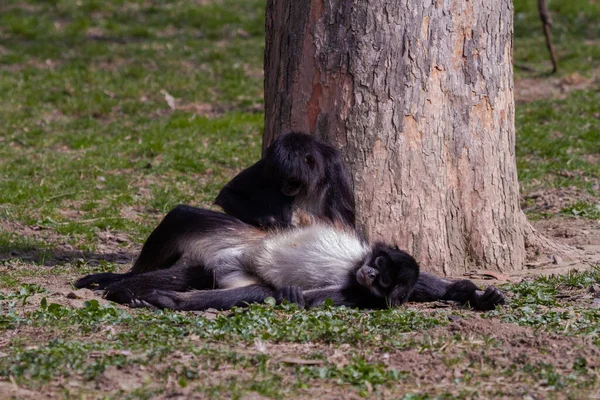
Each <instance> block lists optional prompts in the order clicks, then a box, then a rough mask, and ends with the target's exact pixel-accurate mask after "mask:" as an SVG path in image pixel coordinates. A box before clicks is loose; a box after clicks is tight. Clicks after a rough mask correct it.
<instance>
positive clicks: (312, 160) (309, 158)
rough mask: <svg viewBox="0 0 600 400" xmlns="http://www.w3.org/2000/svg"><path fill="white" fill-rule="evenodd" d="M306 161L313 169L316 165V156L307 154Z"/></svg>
mask: <svg viewBox="0 0 600 400" xmlns="http://www.w3.org/2000/svg"><path fill="white" fill-rule="evenodd" d="M304 162H305V163H306V164H308V166H309V167H310V168H311V169H312V168H314V167H315V158H314V157H313V156H312V154H307V155H305V156H304Z"/></svg>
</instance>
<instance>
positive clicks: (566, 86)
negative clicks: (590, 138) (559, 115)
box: [515, 69, 600, 103]
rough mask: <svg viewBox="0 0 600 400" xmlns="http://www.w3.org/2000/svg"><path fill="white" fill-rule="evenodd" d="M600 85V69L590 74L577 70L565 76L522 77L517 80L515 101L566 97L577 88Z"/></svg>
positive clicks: (524, 101)
mask: <svg viewBox="0 0 600 400" xmlns="http://www.w3.org/2000/svg"><path fill="white" fill-rule="evenodd" d="M598 85H600V70H598V69H596V70H593V71H592V72H591V73H590V74H589V76H583V75H581V74H579V73H577V72H575V73H572V74H570V75H567V76H563V77H560V78H559V77H547V76H544V77H540V78H522V79H518V80H516V81H515V101H516V102H517V103H529V102H531V101H535V100H541V99H564V98H566V97H567V96H568V95H569V94H570V93H571V92H573V91H575V90H582V89H589V88H593V87H597V86H598Z"/></svg>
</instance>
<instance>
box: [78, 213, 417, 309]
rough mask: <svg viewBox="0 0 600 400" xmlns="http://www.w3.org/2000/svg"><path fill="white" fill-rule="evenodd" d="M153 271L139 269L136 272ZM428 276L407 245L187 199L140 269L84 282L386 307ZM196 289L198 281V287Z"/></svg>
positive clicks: (188, 299) (119, 293) (143, 301)
mask: <svg viewBox="0 0 600 400" xmlns="http://www.w3.org/2000/svg"><path fill="white" fill-rule="evenodd" d="M142 270H143V271H149V272H144V273H135V272H134V271H142ZM418 276H419V266H418V265H417V262H416V261H415V260H414V259H413V258H412V257H411V256H410V255H408V254H407V253H405V252H403V251H402V250H399V249H397V248H392V247H389V246H386V245H384V244H381V243H377V244H375V245H373V246H369V245H368V244H367V243H366V242H364V241H363V240H362V239H360V238H359V237H358V236H357V235H356V233H355V232H354V230H352V229H350V230H348V229H345V228H336V227H335V226H333V225H332V224H321V223H315V224H313V225H311V226H308V227H298V228H291V229H289V230H285V231H271V232H265V231H262V230H260V229H257V228H255V227H252V226H250V225H248V224H245V223H243V222H241V221H240V220H238V219H237V218H234V217H231V216H229V215H226V214H222V213H218V212H214V211H209V210H203V209H199V208H193V207H188V206H178V207H176V208H175V209H173V210H172V211H171V212H169V213H168V214H167V216H166V217H165V218H164V220H163V221H162V222H161V223H160V224H159V225H158V227H157V228H156V229H155V230H154V231H153V232H152V234H151V235H150V237H149V238H148V240H147V241H146V243H145V244H144V246H143V248H142V252H141V254H140V256H139V258H138V260H137V261H136V263H135V265H134V267H133V268H132V272H129V273H125V274H113V273H103V274H94V275H88V276H86V277H84V278H82V279H80V280H78V281H77V282H76V283H75V286H76V287H78V288H81V287H92V286H95V285H97V287H98V288H101V289H104V290H105V295H106V298H108V299H109V300H113V301H117V302H120V303H126V304H130V305H132V306H136V305H148V304H149V305H152V306H156V307H159V308H170V309H174V310H204V309H207V308H217V309H228V308H231V307H234V306H243V305H245V304H247V303H252V302H262V301H264V300H265V299H266V298H267V297H269V296H272V297H275V298H276V299H278V300H281V299H283V298H285V299H288V300H289V301H292V302H296V303H298V304H300V306H307V307H312V306H316V305H319V304H322V303H323V302H324V301H325V300H326V299H327V298H331V299H332V300H333V302H334V304H336V305H346V306H352V307H360V308H385V307H389V306H396V305H399V304H402V303H404V302H406V301H407V299H408V298H409V296H410V294H411V292H412V289H413V287H414V286H415V284H416V282H417V279H418ZM190 289H195V290H190Z"/></svg>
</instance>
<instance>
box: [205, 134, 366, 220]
mask: <svg viewBox="0 0 600 400" xmlns="http://www.w3.org/2000/svg"><path fill="white" fill-rule="evenodd" d="M215 204H216V205H218V206H220V207H221V208H222V209H223V211H225V213H227V214H229V215H233V216H235V217H237V218H238V219H240V220H242V221H243V222H246V223H248V224H250V225H254V226H258V227H261V228H273V227H276V228H285V227H289V226H290V225H292V220H293V213H294V210H295V209H301V210H303V211H305V212H307V213H310V214H311V215H315V216H319V217H320V218H323V219H325V220H327V221H329V222H333V223H341V224H343V225H346V226H351V227H354V223H355V211H354V207H355V206H354V194H353V192H352V183H351V180H350V174H349V173H348V171H347V170H346V167H345V166H344V163H343V161H342V157H341V155H340V153H339V152H338V151H337V150H336V149H335V148H334V147H332V146H330V145H329V144H327V143H323V142H321V141H319V140H317V139H315V138H314V137H313V136H310V135H307V134H305V133H299V132H290V133H286V134H284V135H281V136H279V137H278V138H277V139H276V140H275V141H274V142H273V144H272V145H271V146H269V148H267V151H266V153H265V157H264V158H262V159H261V160H259V161H258V162H256V163H255V164H254V165H252V166H250V167H249V168H247V169H245V170H243V171H242V172H240V173H239V174H238V175H236V176H235V177H234V178H233V179H232V180H231V181H230V182H229V183H227V184H226V185H225V187H224V188H223V189H222V190H221V192H220V193H219V195H218V196H217V198H216V200H215Z"/></svg>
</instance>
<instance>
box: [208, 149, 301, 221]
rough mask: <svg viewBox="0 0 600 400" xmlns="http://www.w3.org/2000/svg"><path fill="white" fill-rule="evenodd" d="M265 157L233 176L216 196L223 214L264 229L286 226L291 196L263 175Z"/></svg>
mask: <svg viewBox="0 0 600 400" xmlns="http://www.w3.org/2000/svg"><path fill="white" fill-rule="evenodd" d="M263 169H264V160H260V161H258V162H256V163H255V164H253V165H252V166H250V167H249V168H247V169H245V170H243V171H242V172H240V173H239V174H238V175H236V176H235V177H234V178H233V179H232V180H231V181H230V182H229V183H227V185H225V187H224V188H223V189H221V191H220V192H219V195H218V196H217V198H216V199H215V204H216V205H218V206H219V207H221V208H222V209H223V211H224V212H225V213H226V214H229V215H232V216H234V217H236V218H238V219H240V220H241V221H243V222H245V223H247V224H250V225H253V226H259V227H263V228H271V227H281V228H284V227H287V226H289V225H290V223H291V218H292V203H293V200H294V199H293V197H288V196H285V195H284V194H283V193H282V192H281V188H279V187H277V186H276V185H275V184H272V183H270V182H267V181H266V180H265V178H264V177H263Z"/></svg>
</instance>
